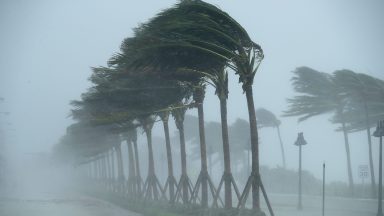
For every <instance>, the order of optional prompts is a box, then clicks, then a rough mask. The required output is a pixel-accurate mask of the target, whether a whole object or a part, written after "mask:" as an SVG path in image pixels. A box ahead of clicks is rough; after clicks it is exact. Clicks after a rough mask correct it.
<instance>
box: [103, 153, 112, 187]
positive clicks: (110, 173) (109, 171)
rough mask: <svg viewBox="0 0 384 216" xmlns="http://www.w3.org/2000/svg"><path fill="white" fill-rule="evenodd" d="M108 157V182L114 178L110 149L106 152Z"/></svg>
mask: <svg viewBox="0 0 384 216" xmlns="http://www.w3.org/2000/svg"><path fill="white" fill-rule="evenodd" d="M105 155H106V159H107V171H108V184H109V183H110V181H111V179H112V168H111V160H110V157H109V150H108V151H107V152H106V153H105Z"/></svg>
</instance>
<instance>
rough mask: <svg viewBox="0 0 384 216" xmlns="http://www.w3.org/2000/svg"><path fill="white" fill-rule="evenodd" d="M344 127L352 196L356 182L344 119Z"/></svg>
mask: <svg viewBox="0 0 384 216" xmlns="http://www.w3.org/2000/svg"><path fill="white" fill-rule="evenodd" d="M342 128H343V134H344V144H345V152H346V154H347V168H348V183H349V193H350V195H351V196H353V194H354V184H353V176H352V167H351V153H350V150H349V141H348V132H347V129H346V127H345V123H344V121H343V122H342Z"/></svg>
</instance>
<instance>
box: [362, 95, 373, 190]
mask: <svg viewBox="0 0 384 216" xmlns="http://www.w3.org/2000/svg"><path fill="white" fill-rule="evenodd" d="M364 112H365V125H366V129H367V137H368V156H369V168H370V171H371V197H372V198H375V197H376V190H375V189H376V179H375V169H374V167H373V157H372V141H371V127H370V124H369V115H368V106H367V102H366V101H365V100H364Z"/></svg>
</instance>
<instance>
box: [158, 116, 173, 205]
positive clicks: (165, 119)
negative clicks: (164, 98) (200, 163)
mask: <svg viewBox="0 0 384 216" xmlns="http://www.w3.org/2000/svg"><path fill="white" fill-rule="evenodd" d="M160 117H161V120H162V122H163V128H164V135H165V148H166V151H167V161H168V184H169V200H170V201H171V202H172V201H173V200H174V195H175V185H174V182H173V180H171V179H173V178H174V176H173V163H172V149H171V140H170V138H169V126H168V119H169V113H168V112H167V113H163V114H162V115H161V116H160Z"/></svg>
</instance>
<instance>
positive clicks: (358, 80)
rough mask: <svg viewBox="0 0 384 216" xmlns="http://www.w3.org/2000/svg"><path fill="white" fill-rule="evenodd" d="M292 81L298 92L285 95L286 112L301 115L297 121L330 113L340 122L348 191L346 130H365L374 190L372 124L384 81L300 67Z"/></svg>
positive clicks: (382, 107) (382, 111)
mask: <svg viewBox="0 0 384 216" xmlns="http://www.w3.org/2000/svg"><path fill="white" fill-rule="evenodd" d="M293 73H294V77H293V78H292V84H293V87H294V90H295V91H296V92H297V93H299V95H297V96H295V97H293V98H291V99H288V104H289V107H288V109H287V110H286V111H285V114H284V115H285V116H300V118H299V121H304V120H307V119H308V118H311V117H313V116H317V115H322V114H326V113H332V114H333V117H332V118H331V120H330V121H331V122H332V123H334V124H339V125H340V127H339V128H337V129H336V131H341V132H343V135H344V144H345V151H346V156H347V157H346V158H347V170H348V181H349V191H350V194H351V195H353V191H354V186H353V185H354V184H353V176H352V168H351V156H350V146H349V140H348V134H349V133H352V132H358V131H363V130H365V131H366V133H367V140H368V142H367V144H368V156H369V166H370V174H371V193H372V196H373V197H374V196H375V194H376V192H377V190H376V186H375V185H376V184H375V175H374V167H373V159H372V142H371V136H372V132H371V128H372V127H374V126H375V125H376V122H377V121H378V120H379V119H384V81H383V80H380V79H377V78H374V77H371V76H369V75H366V74H362V73H355V72H353V71H351V70H346V69H344V70H337V71H335V72H333V73H332V74H328V73H324V72H319V71H316V70H314V69H312V68H309V67H299V68H296V70H294V71H293Z"/></svg>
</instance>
